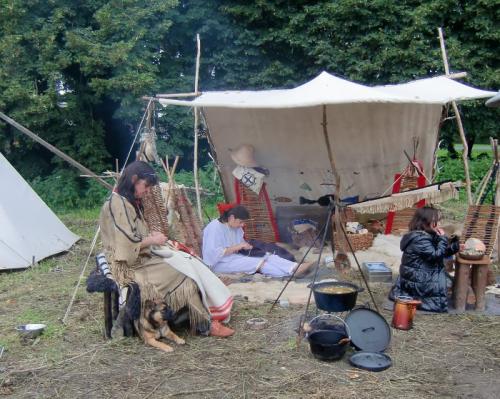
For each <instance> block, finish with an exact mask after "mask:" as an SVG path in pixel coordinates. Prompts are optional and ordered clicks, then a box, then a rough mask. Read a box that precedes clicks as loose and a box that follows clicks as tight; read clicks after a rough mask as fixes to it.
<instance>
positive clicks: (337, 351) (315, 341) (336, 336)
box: [308, 315, 350, 361]
mask: <svg viewBox="0 0 500 399" xmlns="http://www.w3.org/2000/svg"><path fill="white" fill-rule="evenodd" d="M318 317H319V316H318ZM331 317H333V318H336V319H339V320H340V321H341V322H342V324H343V325H344V327H343V328H341V329H340V330H339V329H335V330H316V331H313V332H312V333H310V334H309V335H308V339H309V346H310V348H311V353H312V354H313V356H314V357H315V358H316V359H319V360H326V361H329V360H339V359H341V358H342V357H343V356H344V354H345V351H346V349H347V347H348V346H349V342H350V334H349V327H348V326H347V324H346V323H345V322H344V321H343V320H342V319H340V318H339V317H337V316H333V315H331ZM315 319H316V318H315ZM313 321H314V319H313V320H311V325H312V324H313V323H312V322H313ZM338 327H340V326H338Z"/></svg>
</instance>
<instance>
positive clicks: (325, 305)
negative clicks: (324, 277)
mask: <svg viewBox="0 0 500 399" xmlns="http://www.w3.org/2000/svg"><path fill="white" fill-rule="evenodd" d="M338 286H342V287H351V288H352V289H353V291H352V292H348V293H345V294H329V293H326V292H319V291H318V289H320V288H325V287H338ZM362 291H364V288H360V287H358V286H357V285H355V284H351V283H347V282H343V281H325V282H323V283H315V284H314V285H313V293H314V301H315V302H316V307H317V308H318V309H321V310H325V311H327V312H346V311H348V310H351V309H352V308H353V307H354V306H355V305H356V299H357V298H358V292H362Z"/></svg>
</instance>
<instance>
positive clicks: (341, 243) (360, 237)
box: [334, 233, 373, 252]
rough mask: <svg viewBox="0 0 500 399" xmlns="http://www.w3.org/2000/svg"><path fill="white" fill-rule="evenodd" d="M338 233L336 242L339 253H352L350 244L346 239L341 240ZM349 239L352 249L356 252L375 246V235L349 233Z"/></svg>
mask: <svg viewBox="0 0 500 399" xmlns="http://www.w3.org/2000/svg"><path fill="white" fill-rule="evenodd" d="M338 237H339V235H338V233H334V240H335V249H336V250H337V251H345V252H347V251H350V248H349V244H347V241H346V240H345V239H343V240H339V239H338ZM347 237H348V238H349V241H350V243H351V245H352V249H353V250H354V251H362V250H365V249H368V248H370V247H371V246H372V245H373V234H372V233H365V234H349V233H347Z"/></svg>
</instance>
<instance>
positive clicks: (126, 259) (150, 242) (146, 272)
mask: <svg viewBox="0 0 500 399" xmlns="http://www.w3.org/2000/svg"><path fill="white" fill-rule="evenodd" d="M156 183H157V177H156V174H155V172H154V170H153V168H151V166H149V165H148V164H147V163H145V162H141V161H136V162H133V163H131V164H130V165H129V166H127V167H126V168H125V170H124V171H123V173H122V175H121V177H120V180H119V181H118V185H117V188H116V190H115V192H114V193H112V195H111V197H110V198H109V199H108V200H107V201H106V202H105V203H104V205H103V207H102V210H101V215H100V219H99V224H100V227H101V234H102V243H103V245H104V249H105V253H106V257H107V259H108V261H109V263H110V265H111V271H112V274H113V276H114V278H115V280H116V281H117V282H118V284H120V285H121V286H123V285H126V284H128V283H130V282H132V281H135V282H136V283H137V284H138V285H139V287H140V290H141V302H142V303H144V302H145V301H146V300H148V299H151V300H163V301H164V302H165V303H166V304H167V305H168V306H169V307H170V308H171V309H172V310H174V311H179V310H181V309H186V308H187V309H188V310H189V318H190V324H191V328H192V329H193V330H196V331H197V332H199V333H201V334H210V335H213V336H219V337H227V336H230V335H232V334H233V333H234V330H232V329H230V328H228V327H226V326H224V325H223V324H221V321H227V320H229V313H230V310H231V307H232V303H233V299H232V296H231V294H230V292H229V290H228V288H227V287H226V286H225V285H224V284H223V283H222V282H221V281H220V280H219V279H218V278H217V276H215V275H214V274H213V273H212V272H211V271H210V270H209V269H208V268H207V267H206V266H205V265H204V264H203V263H202V262H201V261H200V260H199V259H197V258H195V257H191V256H190V255H188V254H185V253H183V252H180V251H177V250H175V249H174V248H169V249H168V250H167V251H166V252H168V255H165V257H162V256H158V255H157V254H155V251H154V249H153V248H152V246H163V245H165V244H166V241H167V238H166V237H165V236H164V235H163V234H162V233H160V232H155V231H152V232H149V231H148V228H147V225H146V223H145V222H144V218H143V214H142V204H141V199H142V198H143V197H144V196H145V195H146V194H147V193H148V192H149V189H150V187H151V186H153V185H154V184H156ZM163 248H165V247H163ZM158 252H163V253H164V252H165V250H163V251H158ZM169 259H170V260H169Z"/></svg>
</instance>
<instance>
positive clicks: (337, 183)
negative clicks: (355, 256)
mask: <svg viewBox="0 0 500 399" xmlns="http://www.w3.org/2000/svg"><path fill="white" fill-rule="evenodd" d="M321 125H322V126H323V138H324V139H325V145H326V150H327V152H328V160H329V161H330V169H331V170H332V173H333V176H334V177H335V186H336V187H335V214H334V217H333V218H334V221H335V230H336V231H337V233H338V234H337V239H338V240H342V241H343V244H347V243H346V241H345V237H344V236H343V235H342V234H341V231H342V230H341V229H342V226H341V225H340V224H341V223H342V221H341V218H340V212H339V211H340V207H339V204H340V175H339V173H338V171H337V167H336V165H335V159H334V158H333V152H332V146H331V144H330V137H329V136H328V121H327V117H326V105H323V122H322V123H321ZM327 223H331V221H328V222H327ZM332 230H333V229H332ZM333 234H334V232H333V231H332V237H333ZM339 248H342V249H344V248H346V245H339ZM332 251H335V248H332ZM338 252H339V253H338V255H337V257H338V260H342V261H343V262H345V263H346V264H347V265H348V266H349V267H350V266H351V264H350V261H349V258H348V256H347V254H345V252H344V250H339V251H338ZM339 255H340V256H339Z"/></svg>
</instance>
